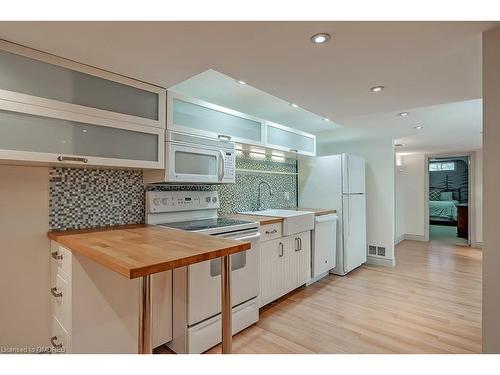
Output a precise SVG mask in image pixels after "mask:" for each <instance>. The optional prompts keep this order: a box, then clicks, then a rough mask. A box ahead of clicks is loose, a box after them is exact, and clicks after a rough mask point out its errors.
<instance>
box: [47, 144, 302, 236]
mask: <svg viewBox="0 0 500 375" xmlns="http://www.w3.org/2000/svg"><path fill="white" fill-rule="evenodd" d="M236 168H237V169H239V171H237V173H236V183H235V184H224V185H186V186H179V185H144V184H143V183H142V172H141V171H131V170H113V169H80V168H59V167H55V168H52V169H51V171H50V181H49V183H50V186H49V194H50V196H49V227H50V229H51V230H67V229H81V228H95V227H101V226H108V225H121V224H137V223H144V221H145V209H144V206H145V201H144V198H145V192H146V191H148V190H217V191H218V192H219V196H220V203H221V207H220V209H219V215H224V214H228V213H233V212H241V211H250V210H257V209H258V207H257V206H258V203H257V199H258V185H259V183H260V182H261V181H267V182H268V183H269V184H270V185H271V187H272V190H273V194H272V196H270V195H269V191H268V190H267V187H264V189H263V194H262V203H263V206H264V207H265V208H292V207H296V206H297V174H296V173H297V161H296V160H294V159H284V158H277V157H269V156H264V155H260V154H253V153H247V152H244V153H242V152H239V153H238V155H237V158H236ZM242 170H245V171H242ZM265 172H275V173H265ZM276 172H277V173H276ZM286 193H287V195H289V199H286V198H285V195H286Z"/></svg>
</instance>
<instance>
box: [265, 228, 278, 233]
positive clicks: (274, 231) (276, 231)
mask: <svg viewBox="0 0 500 375" xmlns="http://www.w3.org/2000/svg"><path fill="white" fill-rule="evenodd" d="M274 233H278V230H277V229H273V230H266V234H274Z"/></svg>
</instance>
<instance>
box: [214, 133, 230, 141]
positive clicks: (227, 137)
mask: <svg viewBox="0 0 500 375" xmlns="http://www.w3.org/2000/svg"><path fill="white" fill-rule="evenodd" d="M217 138H219V139H222V138H225V139H227V140H228V141H230V140H231V136H230V135H226V134H219V135H218V136H217Z"/></svg>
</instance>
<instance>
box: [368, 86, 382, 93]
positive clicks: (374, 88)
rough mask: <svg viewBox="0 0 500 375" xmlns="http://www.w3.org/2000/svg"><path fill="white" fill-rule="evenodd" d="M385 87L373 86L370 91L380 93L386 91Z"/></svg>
mask: <svg viewBox="0 0 500 375" xmlns="http://www.w3.org/2000/svg"><path fill="white" fill-rule="evenodd" d="M384 88H385V87H384V86H373V87H371V88H370V91H371V92H380V91H382V90H383V89H384Z"/></svg>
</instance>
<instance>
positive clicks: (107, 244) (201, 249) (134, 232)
mask: <svg viewBox="0 0 500 375" xmlns="http://www.w3.org/2000/svg"><path fill="white" fill-rule="evenodd" d="M48 237H49V238H50V239H51V240H54V241H56V242H58V243H59V244H61V245H63V246H64V247H66V248H68V249H69V250H70V251H72V252H75V253H78V254H81V255H83V256H86V257H88V258H89V259H92V260H93V261H95V262H96V263H99V264H101V265H102V266H104V267H106V268H108V269H110V270H113V271H115V272H118V273H119V274H121V275H123V276H125V277H127V278H129V279H135V278H137V277H142V276H146V275H151V274H153V273H157V272H162V271H167V270H171V269H174V268H178V267H183V266H188V265H191V264H194V263H198V262H202V261H205V260H210V259H214V258H219V257H223V256H226V255H230V254H234V253H238V252H241V251H245V250H249V249H250V247H251V244H250V242H242V241H235V240H228V239H224V238H221V237H215V236H209V235H206V234H200V233H192V232H186V231H183V230H178V229H170V228H164V227H158V226H155V225H147V224H138V225H124V226H116V227H107V228H102V229H93V230H74V231H71V230H68V231H52V232H49V233H48Z"/></svg>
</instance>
